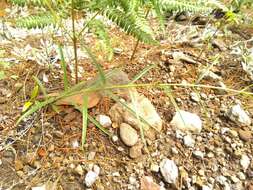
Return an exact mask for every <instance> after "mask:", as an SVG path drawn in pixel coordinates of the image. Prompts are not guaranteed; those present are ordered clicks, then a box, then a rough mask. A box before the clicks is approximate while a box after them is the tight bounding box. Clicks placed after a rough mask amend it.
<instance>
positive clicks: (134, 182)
mask: <svg viewBox="0 0 253 190" xmlns="http://www.w3.org/2000/svg"><path fill="white" fill-rule="evenodd" d="M129 183H130V184H132V185H134V184H136V183H137V180H136V178H135V177H133V176H130V177H129Z"/></svg>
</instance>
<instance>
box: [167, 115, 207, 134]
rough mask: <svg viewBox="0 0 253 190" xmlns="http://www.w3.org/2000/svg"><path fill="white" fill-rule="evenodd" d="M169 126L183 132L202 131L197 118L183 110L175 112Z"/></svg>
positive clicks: (200, 123) (199, 120)
mask: <svg viewBox="0 0 253 190" xmlns="http://www.w3.org/2000/svg"><path fill="white" fill-rule="evenodd" d="M170 124H171V125H172V126H173V127H175V128H176V129H180V130H182V131H183V132H187V131H190V132H194V133H200V131H201V129H202V121H201V119H200V118H199V116H198V115H196V114H194V113H190V112H186V111H183V110H179V111H177V112H176V114H175V116H174V117H173V119H172V121H171V122H170Z"/></svg>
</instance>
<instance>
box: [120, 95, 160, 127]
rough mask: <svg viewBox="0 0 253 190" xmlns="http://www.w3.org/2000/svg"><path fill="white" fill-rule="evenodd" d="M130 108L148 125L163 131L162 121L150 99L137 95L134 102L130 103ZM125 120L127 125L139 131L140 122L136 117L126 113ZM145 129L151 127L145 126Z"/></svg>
mask: <svg viewBox="0 0 253 190" xmlns="http://www.w3.org/2000/svg"><path fill="white" fill-rule="evenodd" d="M128 106H129V107H130V108H131V109H132V110H133V111H135V112H136V113H137V114H138V115H139V116H140V117H142V118H143V119H144V120H145V121H146V122H147V123H149V124H150V125H151V126H152V128H155V129H156V130H157V131H161V130H162V125H163V122H162V119H161V117H160V116H159V114H158V113H157V111H156V109H155V107H154V106H153V104H152V103H151V101H150V100H149V99H148V98H146V97H145V96H143V95H136V96H135V97H134V100H132V102H131V103H129V104H128ZM123 118H124V121H125V122H126V123H128V124H130V125H132V126H135V127H137V128H138V129H139V126H138V125H139V121H138V119H137V118H136V116H134V115H133V114H131V113H129V112H128V111H125V113H124V115H123ZM144 129H145V130H148V129H149V126H147V125H145V128H144Z"/></svg>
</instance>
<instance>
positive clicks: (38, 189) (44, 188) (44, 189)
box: [32, 184, 47, 190]
mask: <svg viewBox="0 0 253 190" xmlns="http://www.w3.org/2000/svg"><path fill="white" fill-rule="evenodd" d="M32 190H47V186H46V184H44V185H42V186H38V187H32Z"/></svg>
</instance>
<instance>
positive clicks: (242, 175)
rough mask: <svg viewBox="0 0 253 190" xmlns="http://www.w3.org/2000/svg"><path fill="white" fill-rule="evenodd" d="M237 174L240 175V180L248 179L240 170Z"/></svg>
mask: <svg viewBox="0 0 253 190" xmlns="http://www.w3.org/2000/svg"><path fill="white" fill-rule="evenodd" d="M237 176H238V177H239V179H240V180H245V179H246V176H245V175H244V173H243V172H238V173H237Z"/></svg>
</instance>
